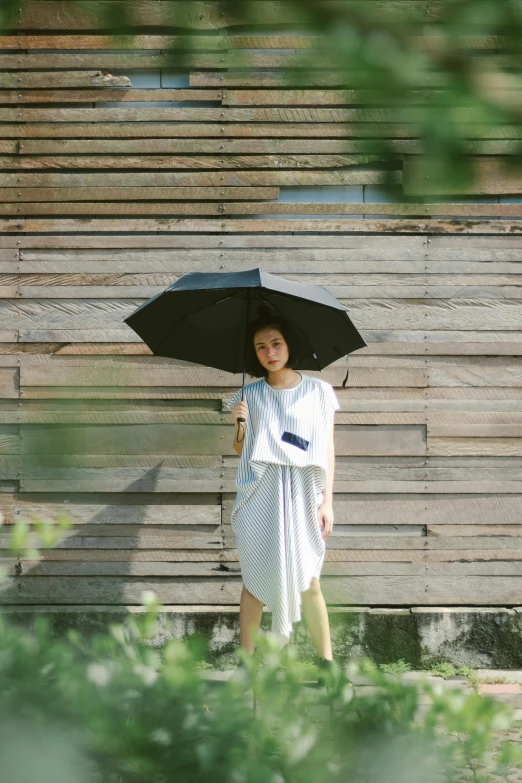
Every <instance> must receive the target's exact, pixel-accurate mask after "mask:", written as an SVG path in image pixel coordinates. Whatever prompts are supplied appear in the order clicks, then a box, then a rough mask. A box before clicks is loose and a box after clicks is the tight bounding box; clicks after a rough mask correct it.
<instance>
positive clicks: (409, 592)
mask: <svg viewBox="0 0 522 783" xmlns="http://www.w3.org/2000/svg"><path fill="white" fill-rule="evenodd" d="M241 589H242V583H241V578H240V577H239V576H238V575H237V576H235V577H227V578H226V579H222V580H221V581H219V580H216V579H210V578H205V577H201V578H199V579H196V580H191V581H188V582H187V581H186V577H172V578H168V579H161V578H152V577H151V578H148V579H146V580H143V579H139V578H136V579H133V578H131V577H128V576H127V577H113V578H111V579H106V578H105V579H104V578H103V577H100V578H98V579H96V578H92V577H81V576H78V577H68V576H63V577H59V578H53V577H34V578H31V579H28V580H25V581H24V578H23V577H8V579H7V580H6V583H5V584H4V585H3V586H2V588H1V597H2V603H3V604H5V605H16V606H18V605H24V604H30V605H44V604H62V605H63V604H76V605H82V604H93V603H103V604H104V605H109V604H110V605H139V604H141V600H142V595H143V591H144V590H154V592H155V594H156V596H157V598H158V600H159V602H160V603H162V604H168V605H171V606H173V605H176V604H178V605H182V606H183V605H187V604H191V605H193V604H204V605H206V606H207V605H208V604H209V600H210V599H211V600H212V601H213V602H214V604H215V605H216V606H219V605H230V604H239V599H240V594H241ZM520 589H521V585H520V584H519V580H518V579H517V578H515V577H513V576H509V577H501V576H499V577H496V578H495V579H494V580H491V578H488V577H487V576H486V577H481V576H464V575H462V576H460V577H459V576H454V577H452V578H450V577H449V576H438V577H437V576H433V575H429V576H426V577H421V576H413V577H408V576H399V577H395V576H375V575H372V576H351V577H335V576H332V577H327V578H325V579H323V580H322V591H323V595H324V597H325V600H326V602H327V603H334V604H337V605H348V606H350V605H355V606H358V605H361V604H377V605H379V604H380V605H383V606H390V605H392V606H403V605H405V597H407V603H408V605H411V604H417V605H422V606H432V605H433V606H439V605H441V604H445V603H449V604H451V603H452V602H453V601H454V596H455V595H458V596H459V601H460V603H462V604H466V605H469V606H480V605H481V604H482V605H484V604H485V603H486V604H487V605H488V606H495V605H499V606H502V605H506V604H508V605H515V604H517V603H518V601H519V600H520Z"/></svg>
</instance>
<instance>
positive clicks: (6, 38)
mask: <svg viewBox="0 0 522 783" xmlns="http://www.w3.org/2000/svg"><path fill="white" fill-rule="evenodd" d="M415 41H416V44H417V45H419V46H422V45H423V44H425V45H436V44H437V43H438V39H437V37H435V36H431V35H423V36H417V37H415ZM325 43H327V40H326V41H325V38H324V36H321V35H315V34H314V35H285V34H284V33H277V34H264V33H260V34H258V35H233V36H227V35H224V36H219V35H204V36H197V35H192V36H190V38H189V37H188V36H183V35H144V34H139V33H135V34H133V35H118V34H114V35H91V34H83V35H77V34H70V33H69V34H66V35H52V34H51V35H45V34H43V35H42V34H40V35H30V34H27V33H24V34H23V35H3V36H2V49H15V50H19V49H22V50H24V49H167V48H170V47H175V46H184V45H185V46H186V45H187V44H190V46H191V47H193V48H195V49H206V50H209V51H210V50H221V49H279V50H281V49H292V50H295V49H313V48H315V47H318V46H320V45H324V44H325ZM507 44H508V42H507V41H506V39H505V38H503V37H502V36H493V35H480V34H476V35H460V36H458V37H456V38H455V47H456V48H463V49H471V50H473V51H477V50H479V49H485V50H487V49H501V48H506V46H507Z"/></svg>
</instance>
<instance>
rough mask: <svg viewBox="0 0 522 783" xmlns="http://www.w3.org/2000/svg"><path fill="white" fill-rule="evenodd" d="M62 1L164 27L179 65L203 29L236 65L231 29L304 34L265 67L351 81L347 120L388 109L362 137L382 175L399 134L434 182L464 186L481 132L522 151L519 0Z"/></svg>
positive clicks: (11, 12)
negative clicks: (157, 5) (146, 16)
mask: <svg viewBox="0 0 522 783" xmlns="http://www.w3.org/2000/svg"><path fill="white" fill-rule="evenodd" d="M23 2H24V0H16V2H14V1H13V0H3V2H2V7H1V9H0V28H2V27H3V29H6V30H9V29H11V30H14V29H16V23H17V19H18V14H19V9H20V8H21V7H23ZM33 2H35V0H33ZM66 5H68V6H76V7H77V8H79V9H81V10H82V13H86V14H89V15H90V17H91V18H92V19H93V29H96V28H98V29H102V28H105V29H106V30H108V31H109V32H113V33H115V34H119V35H129V36H132V35H133V33H136V32H138V31H139V32H143V31H145V30H147V31H148V32H150V33H151V34H158V33H161V34H164V35H172V36H173V37H172V45H171V48H170V56H171V63H172V66H173V67H175V68H181V69H187V68H189V67H191V58H192V56H193V55H194V54H195V53H196V48H197V51H198V52H200V53H201V51H204V43H203V44H202V39H204V37H205V36H207V39H208V40H210V39H211V38H212V39H215V38H216V37H218V38H222V39H223V45H224V48H223V52H224V53H226V55H227V57H232V58H233V60H232V64H233V67H234V68H241V67H243V68H244V69H245V70H248V67H247V64H246V60H244V59H243V55H242V53H241V50H238V49H235V48H234V36H235V35H236V33H239V34H242V33H245V34H253V33H255V34H256V35H259V36H263V31H264V30H265V31H266V34H270V35H271V34H274V33H281V34H290V35H292V34H300V35H311V36H313V37H314V41H315V44H314V45H312V48H310V49H306V48H304V49H299V48H298V49H296V50H295V51H296V54H295V55H294V61H295V64H294V67H292V68H290V69H285V70H284V71H283V70H276V71H272V70H267V72H266V73H267V74H268V75H269V76H272V77H276V78H278V79H280V81H279V82H278V84H280V86H285V85H286V86H290V85H292V86H294V87H295V86H300V87H307V86H308V87H312V86H319V87H320V86H321V84H324V85H325V86H328V87H336V88H339V89H343V88H345V89H357V90H358V91H359V93H358V96H357V99H356V103H355V104H353V105H350V107H349V108H350V109H353V110H354V111H353V113H352V114H351V116H350V118H349V121H350V122H352V121H354V120H357V121H359V122H368V121H370V122H373V121H376V122H382V117H384V109H386V117H387V119H386V123H382V124H386V125H387V126H388V128H387V130H386V132H385V134H383V135H382V136H380V137H378V138H377V137H373V138H371V137H368V136H367V135H366V136H365V138H363V139H361V141H362V145H363V146H362V151H363V152H364V153H367V155H368V156H369V157H370V161H369V162H371V159H372V158H373V157H374V156H375V157H376V158H378V159H379V165H380V166H382V165H383V162H384V165H385V167H386V169H387V170H388V171H389V172H390V174H389V176H388V185H391V184H392V183H393V182H396V178H395V177H394V176H393V172H394V171H395V170H396V169H399V168H402V156H401V153H400V149H401V144H400V142H401V140H403V139H408V138H409V139H416V140H417V148H416V149H415V152H416V153H418V154H419V155H420V156H422V161H420V169H419V173H418V177H419V179H420V181H421V182H422V183H423V186H425V187H426V188H428V185H427V184H426V183H427V182H429V183H430V185H429V187H430V188H432V189H433V192H435V193H441V192H445V193H448V194H450V193H451V192H452V191H454V192H465V191H466V188H467V187H468V186H469V184H470V183H471V181H472V178H473V160H474V158H473V155H475V154H477V153H478V154H483V153H484V152H487V150H488V149H491V147H488V146H487V145H486V144H485V142H486V141H487V140H488V139H489V140H490V141H491V140H494V139H506V140H508V143H507V145H506V143H504V144H503V146H502V150H503V152H505V151H506V150H507V153H508V154H507V155H506V156H505V162H506V165H509V166H513V165H519V164H520V161H521V160H522V155H521V150H522V147H521V143H520V142H521V133H520V119H521V114H522V105H521V102H520V94H521V92H520V90H521V79H520V65H521V50H522V1H521V0H433V2H429V3H428V2H424V0H418V1H417V2H413V1H412V0H405V1H403V2H395V1H392V0H348V1H347V0H282V2H277V1H276V0H215V1H214V2H209V3H205V2H199V1H198V0H192V1H191V0H164V1H163V2H162V3H161V9H162V14H163V16H162V20H163V24H162V25H161V27H160V29H158V28H157V26H154V27H153V26H152V23H151V26H150V27H147V26H146V25H144V23H143V18H139V19H138V17H137V16H135V15H134V14H135V12H134V9H135V8H136V7H139V4H137V5H135V4H134V3H132V2H125V1H124V0H110V2H106V1H105V2H98V1H97V0H67V2H66ZM209 15H210V16H211V17H212V19H211V20H210V21H209V19H208V17H209ZM216 19H217V20H222V21H221V23H220V24H218V23H216V21H215V20H216ZM138 25H139V26H138ZM192 44H194V45H192ZM214 44H215V41H214ZM212 49H213V50H214V51H215V48H214V47H212ZM260 49H261V51H263V49H262V43H261V44H260ZM209 51H210V48H209ZM197 70H202V69H201V68H198V69H197ZM262 72H263V71H262V70H260V69H251V73H254V74H257V75H259V74H260V73H262ZM225 73H227V71H225ZM228 73H230V72H229V71H228ZM379 115H380V116H381V119H379ZM388 117H391V119H390V121H389V122H388ZM355 133H357V131H355V130H354V134H355ZM354 137H355V136H354ZM480 140H481V141H480ZM510 142H511V143H510ZM499 149H500V147H499ZM428 195H429V194H428ZM415 200H417V201H418V200H419V199H418V196H416V199H415Z"/></svg>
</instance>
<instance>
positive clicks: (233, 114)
mask: <svg viewBox="0 0 522 783" xmlns="http://www.w3.org/2000/svg"><path fill="white" fill-rule="evenodd" d="M50 1H51V0H45V2H50ZM28 56H30V55H28ZM36 56H38V55H36ZM93 56H94V57H95V59H96V60H97V59H101V58H100V55H93ZM41 57H42V58H43V64H42V65H38V64H34V63H30V62H27V64H26V65H25V66H24V65H23V64H22V65H21V66H20V68H35V67H36V68H37V67H48V68H52V67H53V65H52V62H51V61H52V59H53V56H52V55H41ZM54 57H56V55H54ZM4 60H5V56H4V57H3V58H2V56H1V55H0V68H2V67H4V68H5V67H6V66H5V64H4ZM64 67H81V66H75V65H70V66H69V65H66V66H64ZM100 67H102V65H101V64H100ZM118 67H120V68H124V67H125V66H124V64H120V65H119V66H118ZM132 67H133V68H138V67H139V65H138V64H134V65H133V66H132ZM437 112H438V109H432V108H411V109H408V110H404V111H401V110H397V109H390V108H382V109H381V108H370V109H359V108H358V109H342V108H339V109H330V108H324V107H317V108H290V109H286V108H260V107H233V106H221V107H217V108H179V107H171V108H164V107H153V108H150V107H146V108H120V107H116V108H109V109H108V108H100V107H93V108H61V109H58V108H55V109H42V108H38V109H37V108H22V107H21V108H19V109H11V108H7V109H6V108H4V109H0V121H1V122H161V121H164V122H165V121H171V122H183V121H185V122H221V123H222V124H223V123H226V122H290V123H296V122H297V123H299V122H309V123H312V122H320V123H322V124H324V123H329V122H333V123H339V122H375V123H381V122H383V123H402V122H404V123H414V124H418V123H420V122H429V121H430V120H433V119H436V116H437ZM454 115H455V117H454V121H455V122H461V121H462V122H471V121H473V119H474V115H473V113H472V111H471V110H469V109H466V108H462V109H455V110H454Z"/></svg>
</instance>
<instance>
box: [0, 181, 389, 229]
mask: <svg viewBox="0 0 522 783" xmlns="http://www.w3.org/2000/svg"><path fill="white" fill-rule="evenodd" d="M396 179H397V182H398V181H399V180H400V173H399V172H397V177H396ZM110 180H111V183H112V184H113V185H114V186H120V187H122V186H123V187H127V186H130V187H138V186H141V187H143V186H155V185H157V186H158V187H168V186H178V187H180V186H187V187H199V186H201V185H202V186H204V187H216V186H217V187H220V186H228V187H236V186H242V187H251V186H262V187H266V186H268V187H278V186H281V185H378V184H382V183H383V181H384V173H383V172H382V171H378V170H375V171H371V170H365V169H357V168H354V169H352V170H346V171H338V170H335V169H332V170H330V171H324V172H323V171H291V170H287V171H275V170H274V171H255V170H254V171H240V170H236V171H227V170H226V169H224V168H223V169H221V170H218V171H175V172H168V173H167V172H163V171H161V170H157V171H155V172H149V173H143V172H131V173H121V172H118V171H113V172H111V176H110ZM106 184H107V172H104V173H96V174H91V173H86V172H81V173H74V172H66V173H64V172H38V173H35V172H31V173H29V172H24V171H19V172H17V173H7V174H1V176H0V187H17V186H19V185H21V186H25V187H64V186H65V187H82V186H89V185H90V186H95V187H103V186H105V185H106ZM395 225H396V227H397V224H395ZM121 230H122V231H124V230H125V229H121ZM318 230H320V229H318Z"/></svg>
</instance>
